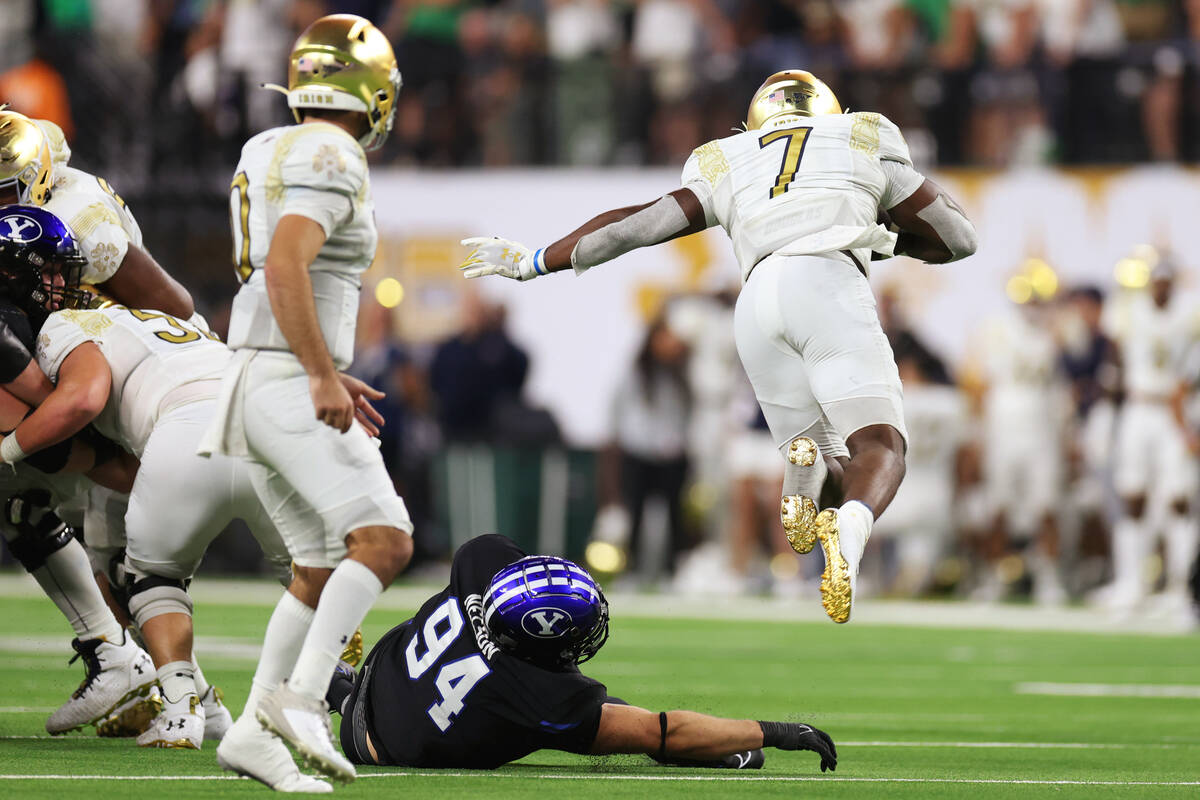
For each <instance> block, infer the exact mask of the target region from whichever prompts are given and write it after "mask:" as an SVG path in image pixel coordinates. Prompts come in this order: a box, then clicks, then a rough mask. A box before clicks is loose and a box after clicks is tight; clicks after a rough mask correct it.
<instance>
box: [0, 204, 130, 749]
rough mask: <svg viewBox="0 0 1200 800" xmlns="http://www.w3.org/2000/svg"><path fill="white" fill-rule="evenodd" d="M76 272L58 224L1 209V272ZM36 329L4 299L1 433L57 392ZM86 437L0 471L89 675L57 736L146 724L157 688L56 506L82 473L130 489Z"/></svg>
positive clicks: (8, 509)
mask: <svg viewBox="0 0 1200 800" xmlns="http://www.w3.org/2000/svg"><path fill="white" fill-rule="evenodd" d="M14 231H15V233H14ZM80 266H81V261H80V258H79V254H78V251H77V249H76V247H75V242H74V239H73V237H72V236H71V233H70V231H69V230H67V229H66V227H65V226H63V225H62V223H61V222H60V221H59V220H58V218H56V217H54V216H53V215H52V214H50V213H48V212H46V211H44V210H42V209H37V208H25V209H21V208H19V207H18V208H13V207H8V208H4V209H2V210H0V275H3V276H4V277H5V278H8V277H10V276H18V275H20V276H29V275H30V273H31V271H32V270H40V269H43V268H45V269H50V270H54V271H66V272H69V271H71V270H72V269H78V268H79V267H80ZM22 279H23V280H24V278H22ZM34 283H40V280H36V281H34ZM34 330H35V329H34V327H33V326H32V325H31V324H30V321H29V319H28V318H27V317H26V315H25V313H24V311H22V310H21V309H20V308H18V307H17V306H16V305H14V304H13V303H11V302H10V301H9V300H7V299H5V298H0V386H2V387H3V390H0V430H3V431H11V430H12V429H13V428H15V427H16V426H17V425H18V423H19V422H20V421H21V420H22V419H23V418H24V417H25V415H26V414H27V413H28V411H29V409H30V408H31V407H34V406H37V405H38V404H40V403H41V402H43V401H44V400H45V399H46V398H47V397H48V396H49V395H50V393H51V391H52V390H53V388H54V387H53V384H51V383H50V381H49V380H48V379H47V378H46V376H45V375H44V374H43V373H42V371H41V369H40V368H39V367H38V365H37V362H36V361H35V359H34V357H33V351H34V348H35V345H34ZM87 438H88V439H89V441H90V442H91V445H90V446H89V445H87V444H84V443H83V441H82V440H81V439H82V437H80V438H76V439H72V440H66V441H63V442H61V443H59V444H57V445H55V446H53V447H49V448H46V449H44V450H42V451H41V452H40V453H38V454H37V455H36V456H34V457H33V458H30V459H28V460H26V461H25V462H24V463H21V464H19V465H13V466H12V467H9V468H5V469H2V470H0V498H3V499H4V501H5V517H4V524H3V525H0V533H2V534H3V536H4V538H5V540H6V541H7V542H8V546H9V549H10V550H11V551H12V553H13V556H14V557H16V559H17V560H18V561H20V562H21V565H22V566H24V567H25V569H26V570H28V571H29V573H30V574H31V575H33V577H34V578H35V579H36V580H37V582H38V584H39V585H40V586H41V587H42V589H43V591H45V593H46V595H47V596H48V597H49V598H50V599H51V600H52V601H53V602H54V604H55V605H56V606H58V608H59V610H61V611H62V613H63V615H64V616H65V617H66V618H67V620H68V622H69V623H70V624H71V627H72V629H73V630H74V631H75V636H76V638H75V639H74V640H73V641H72V642H71V646H72V647H73V648H74V650H75V651H76V653H78V656H77V657H79V658H82V659H83V662H84V667H85V670H86V674H85V677H84V680H83V682H82V683H81V684H80V685H79V688H78V689H77V690H76V691H75V692H74V693H73V694H72V696H71V697H70V698H69V699H68V700H67V702H66V703H64V704H63V705H62V707H61V708H59V709H57V710H56V711H55V712H54V713H53V714H51V715H50V718H49V719H48V720H47V721H46V730H47V731H48V732H49V733H51V734H60V733H66V732H67V731H71V730H76V729H78V728H82V727H84V726H86V725H93V724H98V723H101V722H104V721H108V720H109V719H112V720H115V721H118V722H120V724H121V725H123V726H137V725H139V724H140V725H142V726H144V724H145V720H147V719H148V716H149V715H148V710H149V708H150V706H149V703H148V699H149V696H150V690H151V687H152V686H153V684H154V670H153V668H152V665H151V661H150V657H149V656H148V655H147V654H146V653H145V652H144V651H143V650H142V649H141V648H140V647H139V646H138V645H137V644H136V643H135V642H134V641H133V639H132V638H131V637H130V636H129V635H128V634H127V633H126V632H125V630H124V626H123V625H122V624H121V623H120V622H119V621H118V619H117V618H116V617H115V616H114V615H113V612H112V611H111V610H110V609H109V607H108V606H107V605H106V604H105V599H104V596H103V595H102V594H101V591H100V587H99V586H98V585H97V584H96V580H95V578H94V577H93V568H92V564H91V563H90V561H89V558H88V553H87V552H86V551H85V550H84V548H83V546H82V545H81V544H80V543H79V541H78V540H77V539H76V538H75V536H74V535H73V532H72V530H71V528H70V527H69V526H67V525H66V524H65V523H64V522H63V521H62V519H60V517H59V516H58V514H56V513H55V511H53V510H52V509H54V508H56V507H58V506H60V505H61V504H63V503H65V502H68V501H71V500H73V499H74V498H77V497H81V496H86V495H87V493H88V490H89V486H90V483H89V481H87V480H85V479H84V478H83V477H82V476H81V475H79V474H77V473H79V472H82V471H87V472H88V476H89V477H91V478H93V479H95V480H97V481H100V482H103V483H105V484H106V485H108V486H109V487H110V488H112V489H115V490H117V491H122V492H124V491H128V490H129V488H130V486H131V485H132V482H133V473H134V472H135V471H136V468H137V465H136V461H132V459H128V460H127V459H124V458H121V457H120V453H121V450H120V448H119V447H118V446H117V445H115V444H114V443H112V442H111V441H109V440H107V439H103V438H101V437H98V436H95V437H92V436H89V437H87ZM129 461H132V463H128V462H129ZM114 468H115V471H114ZM105 473H107V474H105ZM100 522H102V521H101V520H98V521H97V524H99V523H100Z"/></svg>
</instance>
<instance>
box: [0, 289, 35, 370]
mask: <svg viewBox="0 0 1200 800" xmlns="http://www.w3.org/2000/svg"><path fill="white" fill-rule="evenodd" d="M33 348H34V340H33V328H32V327H31V326H30V324H29V317H27V316H26V315H25V312H24V311H21V310H20V309H19V308H17V307H16V306H15V305H13V304H12V303H11V302H10V301H9V300H7V299H0V384H4V383H11V382H12V381H14V380H16V378H17V376H18V375H20V374H21V373H22V372H23V371H24V370H25V368H26V367H28V366H29V362H30V361H33V355H32V354H33Z"/></svg>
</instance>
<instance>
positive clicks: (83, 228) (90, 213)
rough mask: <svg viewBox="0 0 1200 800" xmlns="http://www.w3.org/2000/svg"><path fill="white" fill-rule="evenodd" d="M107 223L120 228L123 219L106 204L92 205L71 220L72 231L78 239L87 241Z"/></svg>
mask: <svg viewBox="0 0 1200 800" xmlns="http://www.w3.org/2000/svg"><path fill="white" fill-rule="evenodd" d="M105 223H107V224H109V225H116V226H117V227H118V228H120V227H121V218H120V217H118V216H117V212H116V211H113V210H112V209H111V208H109V207H108V206H107V205H105V204H104V203H92V204H91V205H89V206H88V207H87V208H85V209H84V210H83V211H81V212H79V213H78V214H76V215H75V217H74V218H73V219H72V220H71V230H72V231H74V232H75V238H76V239H86V238H87V237H88V236H91V235H92V232H93V231H95V230H96V228H99V227H100V226H101V225H103V224H105ZM122 230H124V229H123V228H122Z"/></svg>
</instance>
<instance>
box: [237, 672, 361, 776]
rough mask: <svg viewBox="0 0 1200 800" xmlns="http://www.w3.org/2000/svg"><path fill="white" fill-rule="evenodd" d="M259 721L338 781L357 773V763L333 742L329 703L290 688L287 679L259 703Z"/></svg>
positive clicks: (256, 713)
mask: <svg viewBox="0 0 1200 800" xmlns="http://www.w3.org/2000/svg"><path fill="white" fill-rule="evenodd" d="M255 715H256V716H257V717H258V721H259V722H260V723H261V724H262V726H263V727H264V728H266V729H267V730H268V731H270V732H271V733H273V734H275V735H276V736H278V737H280V738H281V739H283V740H284V741H285V742H286V743H287V744H289V745H290V746H291V747H292V748H293V749H294V750H295V751H296V752H297V753H298V754H300V756H301V757H303V758H304V761H305V763H307V764H308V765H309V766H310V767H312V768H313V769H315V770H317V771H319V772H321V773H323V774H325V775H328V776H329V777H330V778H333V779H334V780H336V781H342V782H344V783H349V782H350V781H353V780H354V778H355V777H356V773H355V771H354V765H353V764H351V763H350V762H349V761H348V760H346V757H345V756H343V755H342V754H341V753H339V752H338V751H337V748H336V747H335V746H334V744H333V728H332V726H331V725H330V722H329V706H328V705H327V704H326V703H325V701H324V700H317V699H313V698H311V697H305V696H304V695H301V694H299V693H297V692H293V691H292V690H291V689H290V688H288V685H287V681H284V683H283V685H282V686H280V687H279V688H278V689H276V690H275V691H273V692H271V693H270V694H269V695H267V696H266V697H264V698H263V699H262V700H261V701H260V702H259V704H258V709H257V711H256V712H255Z"/></svg>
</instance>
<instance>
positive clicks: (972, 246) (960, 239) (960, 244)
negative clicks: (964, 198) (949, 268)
mask: <svg viewBox="0 0 1200 800" xmlns="http://www.w3.org/2000/svg"><path fill="white" fill-rule="evenodd" d="M946 247H947V249H949V250H950V259H949V260H950V261H958V260H960V259H963V258H966V257H967V256H973V255H975V251H976V250H978V249H979V234H977V233H976V232H975V226H974V225H972V224H971V221H970V220H969V219H967V218H966V217H963V218H962V224H960V225H958V226H955V229H954V232H953V234H952V235H951V241H948V242H946Z"/></svg>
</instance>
